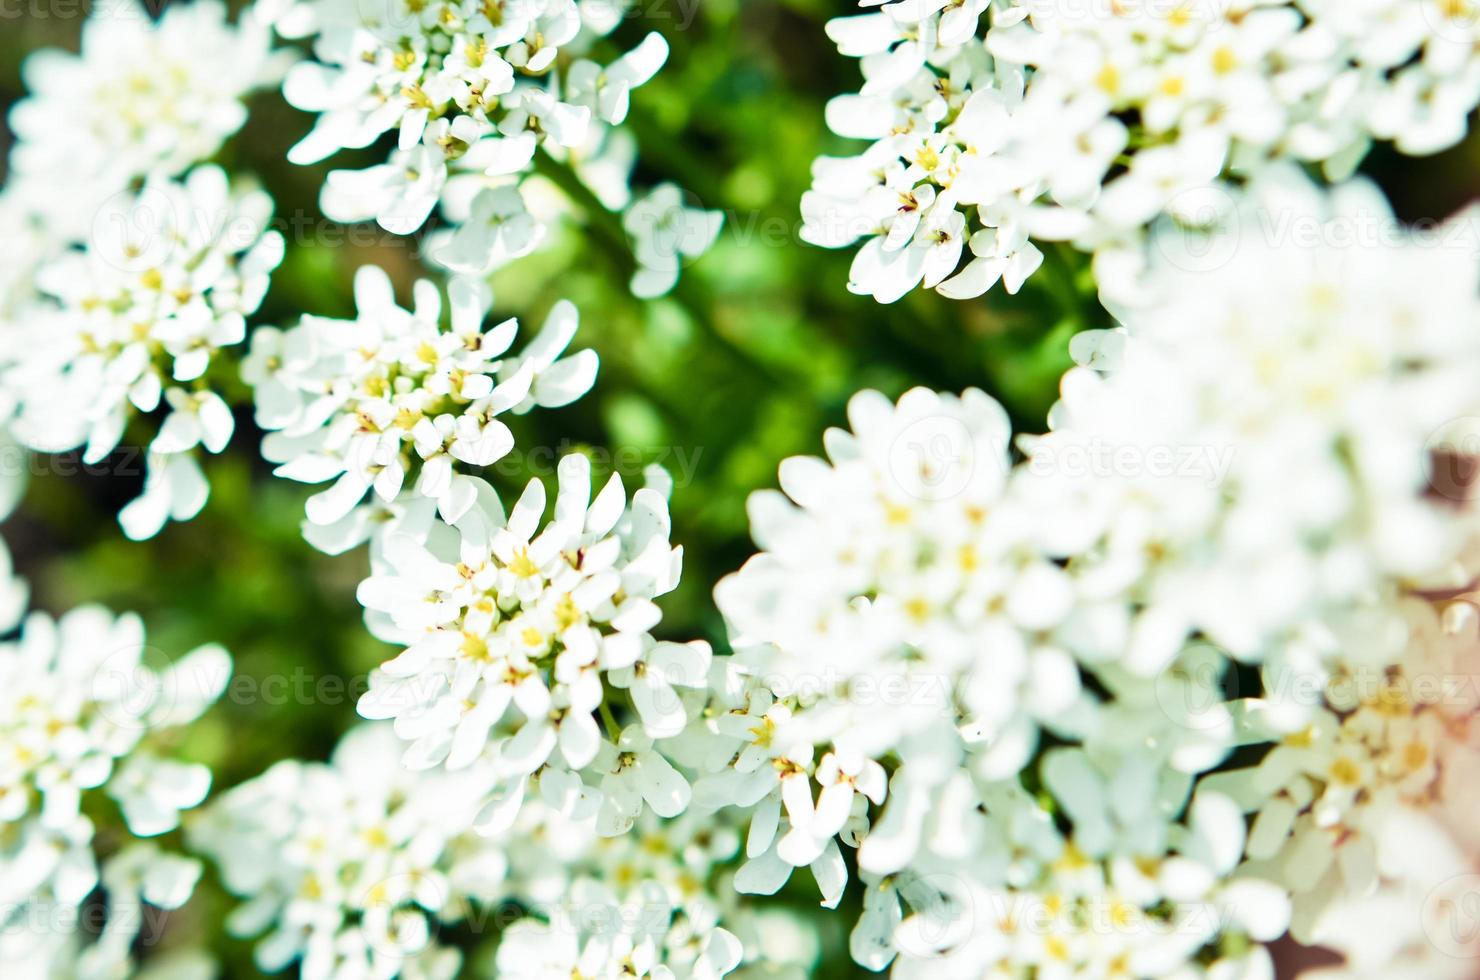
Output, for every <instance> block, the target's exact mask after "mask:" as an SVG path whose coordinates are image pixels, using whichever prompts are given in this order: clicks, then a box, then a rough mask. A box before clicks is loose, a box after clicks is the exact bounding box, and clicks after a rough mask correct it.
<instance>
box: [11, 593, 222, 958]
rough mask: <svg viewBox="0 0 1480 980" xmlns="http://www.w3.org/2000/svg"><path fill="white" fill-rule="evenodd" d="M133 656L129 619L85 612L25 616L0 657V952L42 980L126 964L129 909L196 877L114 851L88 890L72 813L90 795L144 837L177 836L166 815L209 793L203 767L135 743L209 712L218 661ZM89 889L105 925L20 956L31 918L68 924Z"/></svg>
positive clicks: (131, 927)
mask: <svg viewBox="0 0 1480 980" xmlns="http://www.w3.org/2000/svg"><path fill="white" fill-rule="evenodd" d="M143 653H144V633H143V627H142V625H141V624H140V622H139V620H138V618H137V617H135V616H122V617H118V618H115V617H114V616H113V615H112V614H110V613H108V612H107V611H106V610H104V609H102V608H100V607H96V606H83V607H79V608H77V609H74V610H72V611H71V612H69V613H67V614H66V615H64V616H63V617H61V619H59V620H57V621H53V620H51V619H50V618H49V617H47V616H45V615H44V614H41V613H33V614H32V615H31V616H30V617H29V618H28V619H27V620H26V622H25V624H24V626H23V627H22V630H21V633H20V637H19V639H17V640H15V641H13V642H10V643H7V644H5V645H4V646H3V647H0V719H3V720H0V828H3V829H4V832H3V833H0V839H3V843H0V903H3V906H4V912H3V913H0V925H3V927H4V928H3V932H4V936H3V937H0V950H3V951H6V952H7V953H9V952H12V951H14V952H16V955H18V956H20V955H22V954H25V955H34V956H36V957H37V958H38V959H39V960H41V961H43V962H45V963H48V964H50V965H49V966H47V967H46V969H48V970H60V969H64V968H65V967H64V966H63V964H65V963H66V962H69V960H70V959H71V958H72V957H76V956H80V957H81V960H80V962H81V963H82V964H83V965H82V966H78V967H77V968H76V969H78V970H80V971H81V973H79V974H78V975H81V974H87V975H102V974H101V973H99V974H93V973H91V972H90V969H89V965H90V966H91V967H93V968H97V969H102V967H103V966H104V965H105V964H113V963H115V962H116V963H126V962H127V960H128V959H129V955H128V954H129V951H130V949H131V946H132V943H133V940H134V938H135V937H136V935H137V934H138V930H139V929H140V928H141V926H142V924H143V912H142V910H141V909H140V908H139V902H140V901H144V902H148V903H149V904H151V905H155V906H157V907H160V908H178V907H179V906H180V905H181V904H183V903H184V901H185V899H186V898H188V897H189V895H190V892H191V890H192V889H193V888H194V884H195V880H196V878H197V877H198V875H199V865H198V864H197V863H195V862H192V861H188V860H186V859H184V858H179V857H173V856H168V855H165V854H162V853H161V852H159V851H158V850H157V849H155V848H153V847H151V846H146V845H139V844H129V843H125V844H124V845H123V848H122V850H119V851H117V852H116V853H114V854H113V855H112V856H111V857H110V858H109V859H108V860H107V861H106V862H104V863H103V868H102V872H101V880H100V873H99V868H98V860H97V857H96V856H95V855H94V850H93V833H94V825H93V821H92V819H90V818H89V817H88V816H86V815H84V813H83V809H84V805H85V804H90V803H91V802H92V797H93V796H95V795H99V796H100V795H101V794H96V793H95V791H96V790H97V789H99V788H100V787H101V788H102V789H103V790H104V791H105V792H106V793H107V795H108V796H111V797H113V798H114V799H115V800H116V801H117V802H118V803H119V808H120V809H121V810H122V811H123V815H124V819H125V821H126V823H127V825H128V829H129V831H130V832H131V833H134V834H137V835H139V836H153V835H157V834H161V833H164V832H166V831H168V830H170V829H172V828H174V827H175V826H177V825H178V822H179V811H180V810H182V809H188V808H190V807H193V806H195V805H197V804H199V803H200V802H201V800H202V799H203V798H204V797H205V794H206V791H207V789H208V788H209V786H210V781H211V774H210V772H209V770H208V769H206V768H205V767H204V766H200V765H186V764H182V763H178V762H174V761H172V760H169V759H166V758H164V757H162V756H158V755H155V754H152V753H151V752H150V751H149V750H147V749H146V748H144V746H143V743H144V742H145V740H146V739H148V738H150V737H151V736H153V735H154V734H155V733H158V732H163V731H166V730H169V729H171V728H174V727H176V726H179V725H183V724H185V723H188V722H189V721H191V720H193V719H194V718H195V717H196V716H198V715H199V714H200V713H201V711H203V710H204V709H205V708H206V707H207V706H208V705H209V704H211V703H212V702H214V701H215V699H216V698H217V697H218V696H219V695H220V693H221V691H222V690H223V689H224V688H225V685H226V682H227V680H228V675H229V673H230V670H231V659H230V657H229V656H228V655H227V654H226V652H225V651H224V650H222V649H221V648H219V647H214V646H208V647H202V648H200V649H198V650H196V651H194V652H193V653H191V654H189V655H187V656H186V657H183V658H181V659H180V660H178V661H176V662H175V663H174V664H172V665H170V666H169V667H167V668H165V669H164V670H162V671H160V670H156V669H155V668H154V667H152V666H151V665H148V664H145V663H143V662H142V660H141V658H142V654H143ZM86 809H87V811H88V812H89V813H93V812H96V811H95V809H94V808H93V807H92V806H91V805H87V806H86ZM125 839H126V840H127V838H125ZM99 884H101V885H102V886H103V887H104V889H105V890H106V891H107V893H108V902H109V908H110V915H109V917H108V920H107V923H106V925H105V926H104V927H103V930H102V932H101V935H100V936H99V937H98V938H97V940H96V941H95V942H93V943H91V944H89V945H86V946H82V947H80V948H79V946H78V945H77V944H76V943H75V941H71V940H70V937H68V938H69V942H68V943H59V944H57V945H56V946H55V947H53V946H52V945H51V944H46V943H42V944H38V947H39V948H37V949H34V950H33V949H26V948H24V947H25V946H26V945H27V944H26V942H24V940H27V939H34V938H35V937H34V929H35V923H36V921H38V920H37V918H36V917H38V916H45V917H47V920H48V921H75V916H77V915H78V914H80V910H81V907H82V905H83V903H84V902H85V901H86V900H87V898H88V896H89V894H91V893H92V892H93V890H94V889H95V888H96V887H98V885H99ZM59 916H67V917H69V918H68V919H66V920H63V919H60V918H55V917H59ZM38 969H40V968H39V967H38ZM45 975H51V974H50V973H47V974H45Z"/></svg>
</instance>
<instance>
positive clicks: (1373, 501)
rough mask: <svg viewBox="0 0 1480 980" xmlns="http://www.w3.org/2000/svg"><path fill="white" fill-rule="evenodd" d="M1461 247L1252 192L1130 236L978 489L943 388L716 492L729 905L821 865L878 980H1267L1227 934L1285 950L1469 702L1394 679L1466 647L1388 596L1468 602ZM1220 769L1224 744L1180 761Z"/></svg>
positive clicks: (1470, 281) (986, 406)
mask: <svg viewBox="0 0 1480 980" xmlns="http://www.w3.org/2000/svg"><path fill="white" fill-rule="evenodd" d="M1284 220H1288V221H1293V222H1295V223H1296V224H1308V225H1309V226H1310V228H1312V229H1314V230H1315V231H1316V232H1317V233H1318V235H1317V237H1318V241H1319V243H1318V244H1316V245H1315V246H1312V245H1311V243H1310V241H1309V240H1308V236H1305V237H1301V238H1300V240H1299V241H1294V240H1289V239H1285V238H1281V237H1280V236H1278V235H1276V234H1274V233H1272V232H1271V229H1272V228H1275V227H1277V226H1278V225H1279V223H1280V221H1284ZM1358 227H1372V228H1380V229H1382V234H1380V235H1376V236H1363V235H1361V234H1353V229H1354V228H1358ZM1456 229H1458V230H1456ZM1462 230H1463V228H1462V226H1459V225H1455V226H1453V227H1452V228H1449V229H1443V230H1441V231H1442V233H1438V234H1435V235H1433V236H1421V235H1416V234H1412V235H1410V234H1408V233H1406V232H1403V231H1402V230H1401V229H1400V228H1399V226H1398V225H1397V224H1396V222H1395V220H1394V219H1393V217H1392V215H1391V214H1390V213H1389V212H1388V210H1387V208H1386V204H1385V202H1384V201H1383V200H1382V198H1381V196H1380V195H1379V194H1377V193H1376V192H1375V191H1374V190H1373V189H1372V188H1371V187H1370V186H1368V185H1366V184H1364V183H1360V182H1358V183H1352V184H1348V185H1344V186H1343V187H1342V188H1341V189H1339V190H1338V191H1336V192H1334V193H1331V194H1329V195H1328V194H1323V193H1321V192H1320V191H1318V190H1316V189H1315V188H1314V187H1313V186H1312V185H1311V184H1309V183H1308V182H1307V181H1306V180H1305V179H1304V178H1302V177H1300V176H1299V175H1297V174H1294V173H1291V172H1286V171H1283V170H1275V171H1271V172H1270V173H1268V174H1267V175H1265V176H1264V177H1263V178H1262V179H1261V180H1259V181H1257V182H1255V184H1254V185H1252V186H1251V188H1250V190H1249V192H1248V193H1247V195H1246V197H1245V199H1244V201H1243V203H1242V204H1241V206H1240V207H1239V208H1238V209H1236V210H1235V211H1234V212H1233V214H1232V215H1231V216H1230V219H1229V221H1228V222H1227V223H1226V224H1225V225H1223V226H1220V227H1219V228H1218V229H1217V230H1216V231H1214V232H1211V233H1198V234H1197V235H1195V236H1192V237H1189V236H1188V235H1187V234H1186V233H1183V232H1175V231H1168V232H1166V233H1164V234H1163V235H1161V236H1159V237H1158V238H1157V239H1156V240H1155V242H1154V247H1153V248H1152V250H1151V255H1152V257H1153V258H1152V260H1151V261H1150V263H1149V265H1150V269H1151V271H1150V274H1149V275H1148V277H1147V279H1146V284H1145V288H1144V291H1143V292H1142V293H1141V294H1140V296H1139V299H1140V305H1137V306H1134V307H1129V308H1127V309H1126V310H1125V311H1124V312H1123V315H1122V323H1123V325H1122V327H1121V328H1120V329H1119V330H1116V331H1114V332H1103V333H1098V334H1086V335H1081V336H1080V337H1078V338H1076V342H1075V351H1074V352H1075V354H1076V356H1077V357H1078V358H1079V359H1080V361H1081V366H1080V367H1076V368H1075V369H1073V370H1071V371H1070V372H1069V373H1068V374H1067V375H1066V376H1065V378H1064V380H1063V386H1062V387H1063V390H1062V398H1061V400H1060V402H1059V403H1058V405H1057V406H1056V407H1055V409H1054V411H1053V412H1052V414H1051V417H1050V431H1049V432H1048V434H1046V435H1044V436H1039V437H1032V438H1023V439H1022V440H1020V448H1021V450H1022V452H1023V454H1024V458H1023V459H1022V461H1021V462H1020V463H1018V465H1017V466H1016V467H1014V468H1012V469H1011V470H1009V469H1008V467H1007V465H1006V462H1007V443H1008V431H1007V423H1006V420H1005V417H1004V415H1003V413H1002V411H1001V409H1000V408H998V407H997V406H996V404H995V403H993V402H992V401H991V400H990V399H988V398H987V397H986V396H984V395H982V394H981V393H979V392H971V391H969V392H967V393H966V394H965V395H963V396H961V397H960V398H955V397H953V396H943V395H937V394H935V393H933V392H929V391H925V390H923V389H916V390H914V391H910V392H908V393H906V394H905V396H904V397H903V398H901V399H900V400H899V402H898V403H897V404H891V403H890V402H889V401H887V400H886V399H884V398H883V397H882V396H880V395H878V394H876V393H873V392H864V393H862V394H860V395H858V396H856V397H855V398H854V399H853V401H852V402H851V403H850V405H849V420H850V422H851V424H852V428H853V431H852V432H843V431H840V430H831V431H829V432H828V433H827V435H826V438H825V440H824V442H825V445H826V449H827V453H828V457H829V459H828V460H827V461H823V460H818V459H806V458H798V459H791V460H787V461H786V462H785V463H784V464H783V465H782V468H781V487H782V490H783V491H784V493H785V496H783V495H782V494H778V493H774V492H762V493H760V494H758V495H756V496H755V497H753V498H752V501H751V507H750V511H751V519H752V530H753V534H754V536H755V539H756V541H757V543H758V544H759V545H760V546H761V547H762V548H763V549H764V551H763V552H762V553H761V554H760V555H758V556H756V557H755V558H753V559H752V560H751V561H749V562H748V563H747V564H746V565H745V567H744V568H743V569H742V570H741V571H740V572H739V573H737V574H736V575H734V576H732V577H730V578H729V579H726V580H725V581H723V582H721V583H720V585H719V587H718V589H717V590H716V599H717V601H718V603H719V605H720V608H721V610H722V611H723V612H724V613H725V616H726V619H727V622H728V624H729V627H730V634H731V639H732V642H733V644H734V647H735V650H736V655H735V656H734V657H733V658H730V659H729V660H728V661H727V662H726V663H724V664H723V665H722V668H717V674H716V676H719V675H720V674H721V673H722V674H723V680H722V681H720V682H718V683H717V684H716V690H715V691H714V694H713V696H712V697H713V700H712V705H711V707H712V710H711V711H710V712H709V715H710V716H711V720H710V721H709V722H708V723H707V728H708V735H709V737H710V738H712V739H713V740H714V742H715V745H716V748H715V750H714V751H713V752H711V753H709V755H708V759H709V761H710V762H711V763H712V762H713V761H714V760H718V762H719V768H718V769H717V771H714V772H712V773H711V774H708V775H703V776H701V778H699V780H698V781H697V783H696V785H695V805H696V807H698V806H701V805H702V806H706V807H717V806H738V807H741V808H745V809H751V810H752V811H753V812H752V815H751V817H750V821H751V822H750V828H751V829H750V834H749V838H748V840H747V855H748V857H749V861H748V863H747V864H746V865H745V866H744V867H742V869H741V870H740V872H739V873H738V874H737V877H736V886H737V887H738V888H740V889H741V890H742V891H749V892H758V893H770V892H773V891H775V890H777V889H778V888H779V887H780V886H781V885H782V884H783V883H784V882H785V881H786V879H787V878H788V876H789V874H790V871H791V869H792V868H793V867H801V866H804V865H809V866H810V867H811V869H812V872H813V874H814V876H815V877H816V878H817V881H818V884H819V886H820V887H821V889H822V891H823V894H824V901H825V902H826V903H828V904H833V903H836V902H837V900H838V897H839V895H840V894H841V891H842V889H843V886H844V883H845V880H846V873H847V872H846V866H845V862H844V860H843V858H842V857H841V854H840V853H839V849H838V843H839V842H841V843H843V844H845V845H848V846H852V847H857V848H858V858H857V864H858V867H859V869H860V871H861V872H862V873H863V876H864V878H865V881H866V882H867V883H868V885H869V888H870V891H869V892H868V898H867V899H866V903H865V914H864V917H863V919H862V920H861V921H860V923H859V926H858V928H857V929H856V930H855V933H854V944H853V952H854V955H855V957H856V958H857V959H858V960H859V962H860V963H862V964H863V965H865V966H869V967H871V968H874V969H878V968H881V967H882V966H884V965H885V964H887V963H888V962H890V960H891V959H894V958H895V957H896V956H897V957H898V958H899V959H898V964H897V965H896V970H900V971H903V972H904V974H905V975H914V972H915V971H917V970H918V971H921V972H922V973H923V972H926V971H930V972H933V971H935V970H937V969H938V968H939V962H938V961H939V958H940V957H945V958H946V959H947V960H950V961H952V962H955V963H959V964H960V970H959V973H960V975H963V976H964V975H972V976H977V975H981V974H982V971H984V970H986V971H988V972H989V973H990V969H991V968H992V964H995V963H999V962H1008V963H1011V964H1013V966H1014V967H1019V968H1020V967H1023V966H1027V965H1031V966H1035V967H1037V968H1038V969H1039V970H1040V971H1046V972H1045V973H1044V974H1043V975H1058V974H1055V973H1052V969H1055V968H1058V967H1062V969H1063V970H1064V972H1063V974H1062V975H1064V976H1089V975H1093V976H1100V975H1107V974H1108V975H1116V972H1117V971H1120V972H1121V973H1128V974H1129V975H1135V976H1150V975H1156V976H1160V975H1172V972H1173V971H1193V970H1203V969H1207V970H1208V971H1209V975H1225V974H1227V975H1240V976H1244V975H1249V976H1267V975H1269V971H1270V970H1271V969H1272V967H1271V966H1270V962H1269V960H1268V956H1267V954H1265V953H1264V952H1263V951H1262V950H1260V949H1258V948H1257V947H1251V946H1250V945H1249V943H1248V942H1247V941H1248V940H1255V941H1258V942H1266V941H1269V940H1273V939H1275V938H1277V937H1278V936H1279V935H1281V934H1282V933H1283V932H1284V931H1285V929H1286V927H1287V925H1289V924H1290V922H1291V920H1290V909H1291V904H1292V898H1293V906H1294V920H1293V929H1294V932H1295V934H1296V938H1297V939H1302V940H1306V941H1310V940H1311V939H1312V938H1313V937H1316V938H1318V937H1320V936H1322V935H1324V934H1325V933H1326V932H1328V931H1330V930H1332V929H1333V928H1334V927H1333V926H1332V924H1331V921H1330V916H1331V912H1330V910H1332V909H1338V910H1339V909H1341V908H1342V907H1343V906H1342V902H1343V901H1345V900H1349V899H1353V898H1358V897H1362V896H1365V895H1367V894H1369V893H1370V892H1371V891H1372V890H1373V889H1374V888H1376V887H1377V885H1378V884H1379V878H1380V875H1379V867H1378V863H1377V851H1376V848H1375V847H1374V844H1373V840H1374V839H1375V837H1376V832H1375V830H1374V829H1373V827H1375V826H1376V825H1377V824H1379V823H1381V822H1383V821H1385V820H1386V819H1387V818H1388V817H1389V815H1390V812H1391V810H1392V808H1393V805H1394V804H1395V802H1398V801H1401V802H1403V803H1405V804H1413V803H1420V804H1423V803H1428V802H1432V801H1433V800H1434V799H1436V798H1438V797H1439V796H1442V792H1440V790H1439V787H1441V786H1442V784H1443V769H1444V764H1443V761H1442V760H1443V758H1444V755H1445V752H1444V744H1446V743H1447V742H1448V741H1454V740H1457V741H1458V742H1459V743H1460V744H1461V745H1466V744H1467V745H1468V751H1469V752H1473V751H1475V748H1476V746H1475V743H1474V741H1473V738H1472V736H1471V735H1470V734H1469V732H1470V726H1471V722H1472V720H1473V718H1474V717H1475V715H1476V709H1477V703H1476V699H1475V695H1474V692H1473V691H1472V690H1469V689H1468V688H1464V689H1463V690H1462V691H1460V692H1458V693H1455V692H1449V693H1447V694H1445V695H1444V697H1442V698H1441V699H1440V701H1439V703H1429V702H1428V701H1425V700H1423V699H1421V698H1415V697H1414V695H1413V691H1412V689H1413V687H1414V686H1415V683H1416V681H1417V679H1419V678H1426V679H1428V680H1430V681H1432V680H1433V679H1434V678H1448V679H1450V680H1451V682H1452V681H1454V680H1456V679H1459V680H1463V679H1465V678H1468V677H1470V674H1469V669H1470V668H1469V667H1467V666H1465V665H1466V664H1467V663H1468V662H1469V660H1467V659H1466V658H1473V656H1474V652H1475V643H1474V637H1473V636H1471V635H1468V634H1467V635H1466V636H1465V637H1463V638H1462V639H1458V640H1452V641H1450V640H1446V639H1445V634H1444V633H1443V631H1442V630H1441V629H1440V627H1439V621H1438V618H1437V615H1436V613H1434V612H1433V611H1432V610H1431V608H1430V606H1429V605H1428V604H1427V603H1426V602H1424V601H1422V600H1421V599H1417V598H1413V597H1412V594H1413V590H1414V588H1415V587H1416V586H1418V587H1424V588H1429V589H1451V590H1453V589H1459V588H1464V587H1467V586H1468V585H1469V583H1470V582H1471V576H1470V574H1469V573H1468V572H1467V571H1466V568H1467V565H1466V563H1465V561H1464V558H1465V544H1466V542H1467V541H1470V540H1472V539H1473V536H1474V533H1475V530H1476V514H1475V512H1474V510H1473V508H1471V507H1469V506H1467V501H1468V500H1469V499H1470V497H1471V495H1472V494H1471V493H1470V488H1469V486H1468V484H1466V483H1463V482H1456V481H1454V480H1452V479H1447V477H1449V476H1452V474H1449V473H1447V472H1446V471H1445V469H1444V458H1445V453H1446V452H1447V451H1449V450H1450V448H1452V447H1453V446H1455V445H1464V443H1463V441H1462V439H1463V436H1464V435H1465V434H1467V433H1468V430H1467V429H1465V430H1463V432H1461V433H1455V432H1454V431H1453V430H1454V429H1455V426H1456V425H1457V424H1460V423H1463V421H1464V420H1465V419H1467V418H1468V419H1473V418H1474V417H1475V416H1476V415H1477V413H1480V396H1477V394H1476V390H1475V387H1474V384H1473V378H1474V377H1476V376H1477V374H1480V346H1477V341H1480V329H1477V328H1480V299H1477V297H1476V294H1475V285H1476V279H1477V254H1480V251H1477V247H1476V242H1475V241H1474V240H1473V238H1472V237H1467V236H1465V235H1463V234H1460V233H1459V231H1462ZM1250 283H1258V284H1259V288H1258V289H1250V288H1249V284H1250ZM1461 428H1462V426H1461ZM1473 632H1474V630H1473V629H1470V630H1469V633H1473ZM1374 680H1375V681H1376V683H1375V685H1374V683H1373V682H1374ZM1363 681H1365V682H1367V687H1366V688H1365V689H1364V688H1363V685H1362V682H1363ZM1241 682H1242V683H1244V684H1252V685H1255V686H1256V687H1257V689H1256V690H1250V689H1249V688H1247V687H1245V688H1244V689H1242V690H1239V689H1238V688H1239V684H1240V683H1241ZM1460 686H1461V687H1462V688H1463V685H1462V684H1461V685H1460ZM1230 687H1231V688H1232V690H1229V688H1230ZM1446 690H1447V689H1446ZM1354 692H1356V693H1354ZM1043 731H1047V732H1049V733H1051V734H1052V735H1053V736H1054V740H1055V742H1057V743H1067V745H1063V746H1061V747H1057V748H1050V749H1048V750H1047V751H1044V752H1040V751H1039V750H1038V747H1039V739H1040V732H1043ZM696 737H697V736H696ZM1240 745H1253V746H1259V747H1260V751H1261V752H1262V753H1263V754H1262V760H1261V761H1260V762H1258V764H1257V765H1254V766H1253V767H1251V768H1241V769H1236V770H1232V771H1220V772H1217V773H1215V774H1212V775H1206V776H1205V775H1204V774H1207V773H1210V772H1211V771H1212V770H1213V769H1215V767H1220V766H1222V765H1223V764H1224V762H1225V760H1226V759H1227V758H1228V757H1229V755H1230V753H1232V752H1233V750H1234V749H1235V748H1236V747H1238V746H1240ZM1464 771H1470V770H1468V769H1465V770H1464ZM1200 777H1201V778H1200ZM1246 814H1250V815H1252V816H1253V819H1252V823H1251V825H1250V828H1249V829H1248V832H1247V834H1246V817H1245V815H1246ZM1369 825H1370V826H1369ZM1066 826H1067V828H1068V830H1065V827H1066ZM901 902H903V904H902V905H901ZM1024 915H1026V916H1030V917H1036V919H1034V920H1033V921H1030V923H1029V924H1028V925H1027V926H1026V927H1024V926H1023V923H1022V922H1021V921H1020V919H1021V917H1022V916H1024ZM994 923H995V925H994ZM1215 949H1216V950H1221V956H1223V957H1224V958H1227V957H1229V956H1232V957H1234V959H1236V960H1238V966H1237V969H1238V970H1241V971H1254V972H1252V973H1228V971H1231V970H1234V969H1235V967H1234V966H1233V965H1231V964H1228V963H1224V962H1223V960H1221V959H1219V960H1218V962H1216V963H1213V965H1209V962H1210V961H1209V960H1208V955H1207V954H1208V953H1209V952H1210V951H1212V950H1215ZM1235 951H1236V955H1235ZM1250 957H1252V959H1250ZM952 975H956V973H955V972H953V973H952ZM1004 975H1016V974H1012V973H1010V972H1009V973H1008V974H1004ZM1175 975H1177V976H1183V975H1186V976H1201V975H1203V974H1202V973H1194V972H1185V973H1184V972H1177V973H1176V974H1175Z"/></svg>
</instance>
